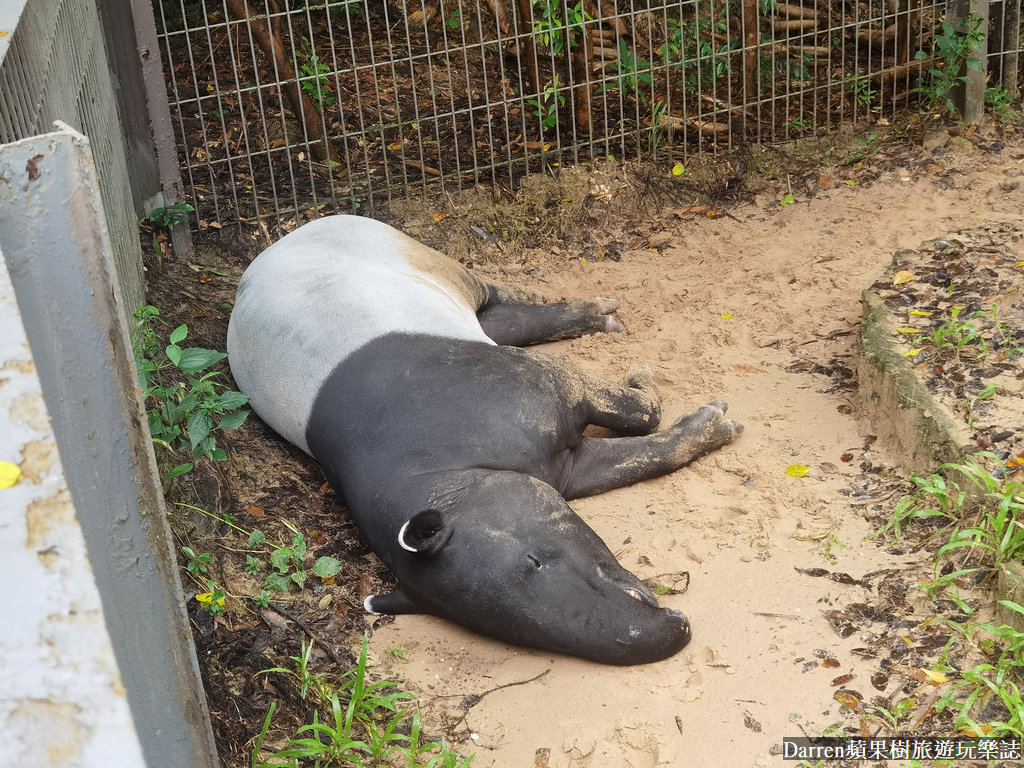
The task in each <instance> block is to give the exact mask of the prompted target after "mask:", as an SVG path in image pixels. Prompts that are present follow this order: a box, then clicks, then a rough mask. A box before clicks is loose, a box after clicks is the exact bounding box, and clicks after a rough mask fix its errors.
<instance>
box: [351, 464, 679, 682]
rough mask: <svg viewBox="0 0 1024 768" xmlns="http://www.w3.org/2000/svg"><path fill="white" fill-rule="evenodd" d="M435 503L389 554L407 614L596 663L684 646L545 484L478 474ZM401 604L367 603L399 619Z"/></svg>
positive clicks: (671, 615)
mask: <svg viewBox="0 0 1024 768" xmlns="http://www.w3.org/2000/svg"><path fill="white" fill-rule="evenodd" d="M437 506H438V507H439V508H438V509H428V510H424V511H421V512H419V513H417V514H415V515H414V516H412V517H411V518H410V519H409V520H407V521H406V523H405V524H404V525H403V526H402V528H401V530H400V531H398V532H396V536H395V544H394V546H393V548H392V551H391V553H390V558H389V560H390V565H391V567H392V569H393V570H394V571H395V573H396V575H397V576H398V579H399V581H400V582H401V584H402V592H403V593H404V595H405V597H407V598H408V600H409V601H411V603H412V604H413V605H414V606H415V608H416V609H418V610H420V611H424V612H429V613H433V614H437V615H440V616H445V617H447V618H449V619H451V620H453V621H456V622H458V623H459V624H462V625H464V626H466V627H469V628H470V629H473V630H475V631H478V632H480V633H482V634H486V635H490V636H492V637H495V638H498V639H501V640H505V641H507V642H510V643H516V644H519V645H528V646H533V647H537V648H544V649H547V650H552V651H559V652H562V653H566V654H571V655H573V656H580V657H583V658H586V659H591V660H593V661H599V662H604V663H608V664H641V663H645V662H651V661H658V660H660V659H664V658H666V657H668V656H671V655H672V654H674V653H676V652H677V651H679V650H680V649H682V648H683V647H684V646H685V645H686V644H687V643H688V642H689V641H690V626H689V623H688V622H687V621H686V618H685V617H684V616H683V615H682V614H681V613H679V612H678V611H671V610H668V609H664V608H661V607H659V606H658V603H657V601H656V600H655V598H654V596H653V595H652V594H651V592H650V590H648V589H647V587H645V586H644V584H643V583H642V582H641V581H640V580H639V579H637V578H636V576H634V575H633V574H631V573H630V572H629V571H627V570H625V569H624V568H622V566H620V565H619V564H618V562H617V561H616V560H615V557H614V556H613V555H612V553H611V552H610V551H609V550H608V547H607V546H605V543H604V542H603V541H601V539H600V537H598V535H597V534H596V533H594V532H593V531H592V530H591V529H590V527H589V526H587V525H586V523H584V522H583V521H582V520H581V519H580V518H579V517H578V516H577V515H576V514H575V513H574V512H573V511H572V510H571V509H569V506H568V505H567V504H566V503H565V501H564V500H563V499H562V497H561V496H559V495H558V493H557V492H556V491H555V490H554V489H553V488H551V487H550V486H549V485H546V484H545V483H542V482H539V481H537V480H534V479H532V478H529V477H527V476H525V475H520V474H517V473H513V472H495V473H487V474H486V476H481V477H478V479H476V481H475V482H473V483H472V484H471V485H470V486H469V487H468V488H466V489H465V491H464V492H460V493H459V494H458V500H457V501H455V502H454V503H451V504H439V505H437ZM445 507H447V508H445ZM403 602H404V601H403V600H401V598H398V599H389V596H382V597H377V598H373V599H372V601H371V604H370V607H371V608H372V610H375V611H379V612H392V611H393V612H399V611H400V610H401V609H402V608H403V605H402V603H403ZM404 607H405V608H406V609H408V608H411V607H412V606H408V605H405V606H404Z"/></svg>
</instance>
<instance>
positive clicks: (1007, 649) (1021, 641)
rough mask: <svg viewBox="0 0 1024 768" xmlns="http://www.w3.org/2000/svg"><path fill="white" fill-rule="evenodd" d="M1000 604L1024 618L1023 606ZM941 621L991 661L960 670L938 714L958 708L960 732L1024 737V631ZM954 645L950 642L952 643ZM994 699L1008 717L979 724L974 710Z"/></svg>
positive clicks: (939, 704) (938, 703) (938, 704)
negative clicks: (1022, 695) (1023, 688)
mask: <svg viewBox="0 0 1024 768" xmlns="http://www.w3.org/2000/svg"><path fill="white" fill-rule="evenodd" d="M999 604H1000V605H1002V606H1003V607H1005V608H1007V609H1008V610H1011V611H1014V612H1015V613H1019V614H1022V615H1024V606H1021V605H1019V604H1017V603H1015V602H1013V601H1011V600H1000V601H999ZM939 622H940V623H942V624H943V625H944V626H945V627H947V628H949V629H950V630H952V631H953V632H954V633H955V634H957V635H959V636H961V637H963V638H964V639H966V640H967V641H968V642H970V643H972V644H974V645H975V646H976V647H977V648H978V649H979V650H980V651H981V652H982V653H984V654H985V655H986V656H988V657H989V659H990V660H989V661H986V662H983V663H981V664H976V665H975V666H974V667H972V668H971V669H967V670H963V671H961V672H960V680H959V681H958V682H955V683H953V684H952V685H950V687H949V688H948V689H947V690H946V691H945V692H944V693H943V695H942V696H941V697H940V698H939V699H938V701H936V703H935V709H936V711H937V712H942V711H944V710H946V709H955V710H956V714H955V727H956V729H957V730H958V731H964V730H967V729H969V730H970V731H972V732H974V733H977V734H985V735H986V736H992V737H999V736H1016V737H1018V738H1019V737H1021V736H1024V700H1022V698H1021V684H1022V683H1021V680H1022V674H1024V632H1021V631H1019V630H1017V629H1015V628H1014V627H1012V626H1010V625H1008V624H1002V625H998V626H997V625H996V624H995V623H994V622H984V623H980V624H979V623H974V622H966V623H960V622H956V621H948V620H939ZM979 635H981V637H980V638H979V637H978V636H979ZM952 642H953V640H952V639H951V640H950V643H952ZM947 647H948V646H947ZM993 698H995V699H998V700H999V702H1000V703H1001V704H1002V705H1003V707H1004V708H1005V711H1006V713H1007V717H1006V718H1005V719H1003V720H997V721H993V722H987V723H984V724H981V723H978V722H977V721H976V720H975V718H974V716H973V713H974V711H975V710H976V709H980V707H979V706H978V705H979V704H983V703H985V702H986V700H991V699H993Z"/></svg>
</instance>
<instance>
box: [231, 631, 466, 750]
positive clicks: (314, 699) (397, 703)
mask: <svg viewBox="0 0 1024 768" xmlns="http://www.w3.org/2000/svg"><path fill="white" fill-rule="evenodd" d="M366 648H367V636H366V635H364V636H363V644H362V647H361V649H360V652H359V658H358V660H357V662H356V666H355V668H354V669H352V670H350V671H349V672H348V673H347V674H346V675H345V676H343V677H342V678H341V680H340V681H339V682H338V683H337V684H332V683H330V682H328V681H327V680H325V679H324V678H322V677H321V676H319V675H317V674H315V673H314V672H312V671H311V670H310V659H311V656H312V654H311V651H312V643H311V644H310V645H308V646H307V645H305V644H303V646H302V650H301V652H300V654H299V655H298V656H292V657H291V659H292V661H294V662H295V668H294V669H288V668H284V667H274V668H272V669H267V670H264V671H263V672H262V673H261V674H272V673H273V674H283V675H286V676H288V677H291V678H292V679H294V680H295V681H296V682H297V683H298V685H299V688H300V693H301V695H302V698H303V699H307V700H309V701H310V703H311V704H313V705H314V706H315V709H314V711H313V714H312V718H311V719H312V722H310V723H308V724H307V725H303V726H301V727H300V728H299V729H298V730H297V731H296V732H295V735H294V736H293V737H292V738H290V739H289V740H288V746H287V747H285V748H284V749H283V750H281V751H279V752H277V753H276V754H275V755H274V759H275V762H274V763H268V762H265V761H262V760H261V759H260V757H259V752H260V748H261V747H262V744H263V740H264V738H265V735H266V732H267V731H268V729H269V726H270V720H271V717H272V716H273V710H270V711H268V713H267V717H266V719H265V720H264V724H263V728H262V729H261V731H260V736H259V737H257V748H256V749H255V750H254V751H253V755H252V762H251V765H252V766H253V768H270V767H271V766H276V765H297V764H298V761H300V760H303V761H304V760H311V761H313V764H314V765H318V766H328V765H357V766H361V765H364V764H365V763H364V760H365V759H369V760H371V761H373V762H372V764H374V765H380V764H383V763H384V762H385V761H388V763H387V764H389V765H390V764H394V763H393V762H392V761H394V760H395V759H403V758H404V761H405V763H406V764H407V765H409V766H417V765H421V764H424V763H422V762H421V761H422V760H423V759H424V758H429V760H428V761H427V762H426V763H425V765H427V766H436V767H438V768H440V767H441V766H450V767H451V768H460V767H461V768H465V767H466V766H469V764H470V758H462V757H460V756H459V755H458V754H457V753H455V752H452V751H451V750H450V749H448V747H447V746H446V745H445V744H444V742H443V741H439V742H433V741H430V742H423V741H422V725H421V722H420V714H419V708H418V703H417V701H416V698H415V697H414V696H413V695H412V694H411V693H408V692H405V691H399V690H396V689H397V685H396V684H395V683H394V682H390V681H386V680H385V681H380V682H376V683H371V682H369V681H368V680H367V678H366V666H367V653H366ZM310 693H312V694H313V695H312V696H310ZM325 710H326V714H327V716H326V717H325V718H323V720H322V719H321V715H322V714H323V713H324V712H325ZM278 760H287V761H290V762H286V763H279V762H276V761H278Z"/></svg>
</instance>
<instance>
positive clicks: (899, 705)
mask: <svg viewBox="0 0 1024 768" xmlns="http://www.w3.org/2000/svg"><path fill="white" fill-rule="evenodd" d="M916 706H917V702H916V701H914V700H913V699H901V700H900V701H898V702H896V705H895V706H894V707H893V708H892V709H886V708H885V707H882V706H873V707H868V708H867V709H865V716H866V717H867V719H868V720H885V722H886V724H887V725H888V726H889V727H890V728H892V730H894V731H895V730H897V729H898V728H899V724H900V721H901V720H904V719H906V717H907V716H908V715H910V713H911V712H913V711H914V707H916Z"/></svg>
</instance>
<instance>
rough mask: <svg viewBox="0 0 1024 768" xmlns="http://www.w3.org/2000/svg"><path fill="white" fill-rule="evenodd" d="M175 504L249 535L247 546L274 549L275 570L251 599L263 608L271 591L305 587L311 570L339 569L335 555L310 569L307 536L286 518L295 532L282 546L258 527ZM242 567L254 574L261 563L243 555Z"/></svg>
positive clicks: (323, 574)
mask: <svg viewBox="0 0 1024 768" xmlns="http://www.w3.org/2000/svg"><path fill="white" fill-rule="evenodd" d="M178 506H179V507H184V508H185V509H191V510H192V511H194V512H199V513H201V514H204V515H206V516H207V517H210V518H212V519H214V520H217V521H218V522H221V523H224V524H225V525H227V526H229V527H231V528H234V529H235V530H236V531H238V532H239V533H241V534H243V535H244V536H246V537H248V544H249V549H251V550H255V549H257V548H259V547H262V546H263V545H264V544H266V545H267V546H269V547H270V548H271V549H272V550H273V551H272V552H271V554H270V564H271V566H272V567H273V569H274V572H273V573H271V574H270V575H269V576H267V581H266V584H265V585H264V589H263V591H262V592H260V594H259V595H256V596H255V597H254V598H253V600H255V601H256V602H257V603H259V604H260V605H264V607H265V604H266V602H267V601H268V600H269V599H270V598H271V597H273V594H272V593H273V592H287V591H288V590H289V589H291V585H292V584H295V585H297V586H298V587H299V589H302V588H303V587H305V585H306V580H307V579H308V578H309V574H311V573H312V574H313V575H315V576H319V577H320V578H321V579H330V578H332V577H334V576H336V575H337V574H338V573H339V572H340V571H341V562H339V561H338V559H337V558H334V557H331V556H329V555H324V556H323V557H318V558H317V559H316V562H314V563H313V566H312V567H311V568H306V567H305V560H306V552H307V545H306V537H305V535H304V534H303V533H302V532H301V531H299V529H298V528H296V527H295V525H294V524H292V523H290V522H288V521H287V520H282V521H281V522H282V523H283V524H284V525H285V526H286V527H287V528H288V529H289V530H290V531H291V532H292V534H294V535H293V536H292V541H291V546H282V545H280V544H275V543H274V542H272V541H268V540H267V536H266V534H265V533H263V531H261V530H260V529H259V528H254V529H253V530H251V531H247V530H245V529H244V528H242V527H241V526H240V525H237V524H235V522H234V521H233V520H231V519H230V518H228V517H227V516H222V515H215V514H212V513H211V512H207V511H206V510H205V509H202V508H200V507H195V506H192V505H191V504H184V503H181V502H178ZM186 554H187V553H186ZM189 570H191V569H189ZM245 570H246V572H248V573H250V574H256V573H258V572H260V571H261V570H263V564H262V563H260V562H259V561H258V560H257V559H256V558H255V557H253V556H252V555H249V554H247V555H246V557H245ZM268 590H271V591H268Z"/></svg>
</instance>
